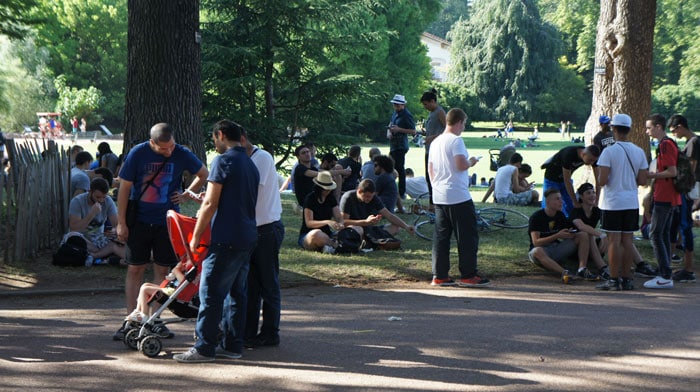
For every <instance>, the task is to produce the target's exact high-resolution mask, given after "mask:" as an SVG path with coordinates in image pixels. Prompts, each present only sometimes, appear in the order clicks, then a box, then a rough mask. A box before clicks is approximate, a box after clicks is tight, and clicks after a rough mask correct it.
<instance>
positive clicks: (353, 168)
mask: <svg viewBox="0 0 700 392" xmlns="http://www.w3.org/2000/svg"><path fill="white" fill-rule="evenodd" d="M361 152H362V149H361V148H360V146H357V145H354V146H350V148H349V149H348V156H347V157H345V158H343V159H341V160H339V161H338V164H339V165H340V166H342V167H343V168H344V169H347V168H350V175H349V176H347V177H345V180H344V181H343V186H342V189H343V192H347V191H349V190H353V189H355V188H357V184H358V182H359V181H360V170H361V169H362V159H361V158H360V153H361Z"/></svg>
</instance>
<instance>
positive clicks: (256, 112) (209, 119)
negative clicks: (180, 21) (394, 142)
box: [202, 0, 437, 155]
mask: <svg viewBox="0 0 700 392" xmlns="http://www.w3.org/2000/svg"><path fill="white" fill-rule="evenodd" d="M202 6H203V9H204V10H205V11H204V12H203V16H202V29H203V42H204V43H205V44H204V45H203V47H202V73H203V107H204V112H203V116H204V122H205V123H213V122H215V121H216V120H218V119H220V118H222V117H230V118H233V119H235V120H236V121H239V122H241V123H242V124H244V125H245V126H246V127H248V128H249V129H250V132H251V134H252V139H253V140H254V141H255V142H256V143H259V144H263V145H265V146H271V147H274V148H275V149H276V150H277V153H281V154H282V155H284V154H285V153H289V151H290V149H291V146H292V143H294V142H295V134H298V133H305V134H307V136H306V137H307V138H309V139H311V140H314V142H316V143H317V144H319V145H324V144H329V145H339V146H340V145H343V144H345V145H347V144H348V143H350V142H351V141H357V136H358V135H359V134H360V133H361V132H362V130H363V129H362V127H361V126H360V125H359V124H368V123H370V124H371V123H372V122H373V121H379V119H382V121H383V122H384V123H386V121H388V116H389V113H390V109H391V106H390V105H389V104H388V103H387V101H388V99H389V98H390V95H393V94H394V93H403V94H405V95H407V96H412V95H413V96H416V98H415V99H414V100H413V102H414V103H413V104H414V105H416V106H417V105H418V104H419V103H418V98H417V96H419V94H420V93H419V92H420V91H421V88H422V86H423V83H424V81H425V80H427V79H428V78H429V74H430V69H429V64H428V59H427V58H426V56H425V53H426V49H425V48H424V47H423V46H422V45H420V42H419V38H420V34H421V32H422V31H423V27H424V26H426V25H427V24H428V22H429V21H430V18H431V17H434V16H435V14H434V13H431V12H428V10H430V9H437V0H421V1H408V0H393V1H389V2H388V3H386V4H380V3H378V2H375V1H372V0H345V1H341V2H337V1H330V0H294V1H286V0H257V1H255V0H253V1H236V2H230V1H222V0H204V1H203V2H202ZM435 12H437V11H435ZM307 132H308V133H307Z"/></svg>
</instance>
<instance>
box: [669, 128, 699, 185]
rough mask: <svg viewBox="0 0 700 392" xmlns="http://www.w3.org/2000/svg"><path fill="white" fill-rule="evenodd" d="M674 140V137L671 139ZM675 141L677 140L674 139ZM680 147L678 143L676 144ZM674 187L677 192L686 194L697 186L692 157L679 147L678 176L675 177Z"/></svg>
mask: <svg viewBox="0 0 700 392" xmlns="http://www.w3.org/2000/svg"><path fill="white" fill-rule="evenodd" d="M670 140H671V141H673V139H670ZM673 142H674V143H675V141H673ZM676 148H678V144H676ZM673 187H674V188H675V189H676V192H678V193H680V194H681V195H685V194H686V193H688V192H690V191H691V190H692V189H693V187H695V173H694V172H693V165H692V164H691V163H690V158H689V157H688V156H687V155H685V154H684V153H683V151H681V149H680V148H678V161H677V162H676V176H675V177H673Z"/></svg>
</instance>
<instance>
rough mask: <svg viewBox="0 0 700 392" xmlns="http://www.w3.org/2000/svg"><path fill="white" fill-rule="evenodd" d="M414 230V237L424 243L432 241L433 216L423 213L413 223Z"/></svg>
mask: <svg viewBox="0 0 700 392" xmlns="http://www.w3.org/2000/svg"><path fill="white" fill-rule="evenodd" d="M413 227H415V229H416V235H417V236H418V237H420V238H422V239H424V240H426V241H432V240H433V230H434V228H435V215H434V214H432V213H429V212H428V213H424V214H423V215H421V216H419V217H418V218H416V221H415V222H414V223H413Z"/></svg>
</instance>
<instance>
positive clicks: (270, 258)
mask: <svg viewBox="0 0 700 392" xmlns="http://www.w3.org/2000/svg"><path fill="white" fill-rule="evenodd" d="M244 135H245V131H244ZM245 136H247V135H245ZM246 150H247V151H248V155H249V156H250V159H251V160H252V161H253V163H254V164H255V166H256V167H257V168H258V172H259V173H260V184H259V185H258V198H257V202H256V204H255V221H256V224H257V229H258V242H257V244H256V246H255V249H254V250H253V254H252V256H251V258H250V270H249V271H248V306H247V310H246V326H245V334H244V339H245V343H244V345H245V347H248V348H255V347H260V346H277V345H279V344H280V338H279V328H280V314H281V311H282V293H281V291H280V282H279V269H280V262H279V251H280V247H281V246H282V240H283V239H284V225H283V224H282V220H281V217H282V201H281V200H280V194H279V190H278V186H277V169H276V168H275V161H274V159H273V158H272V155H270V153H268V152H267V151H265V150H263V149H261V148H258V147H256V146H254V145H253V144H251V143H250V140H249V139H248V143H247V145H246ZM261 302H262V310H263V312H262V326H261V327H260V331H259V332H258V321H259V319H260V307H261Z"/></svg>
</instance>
